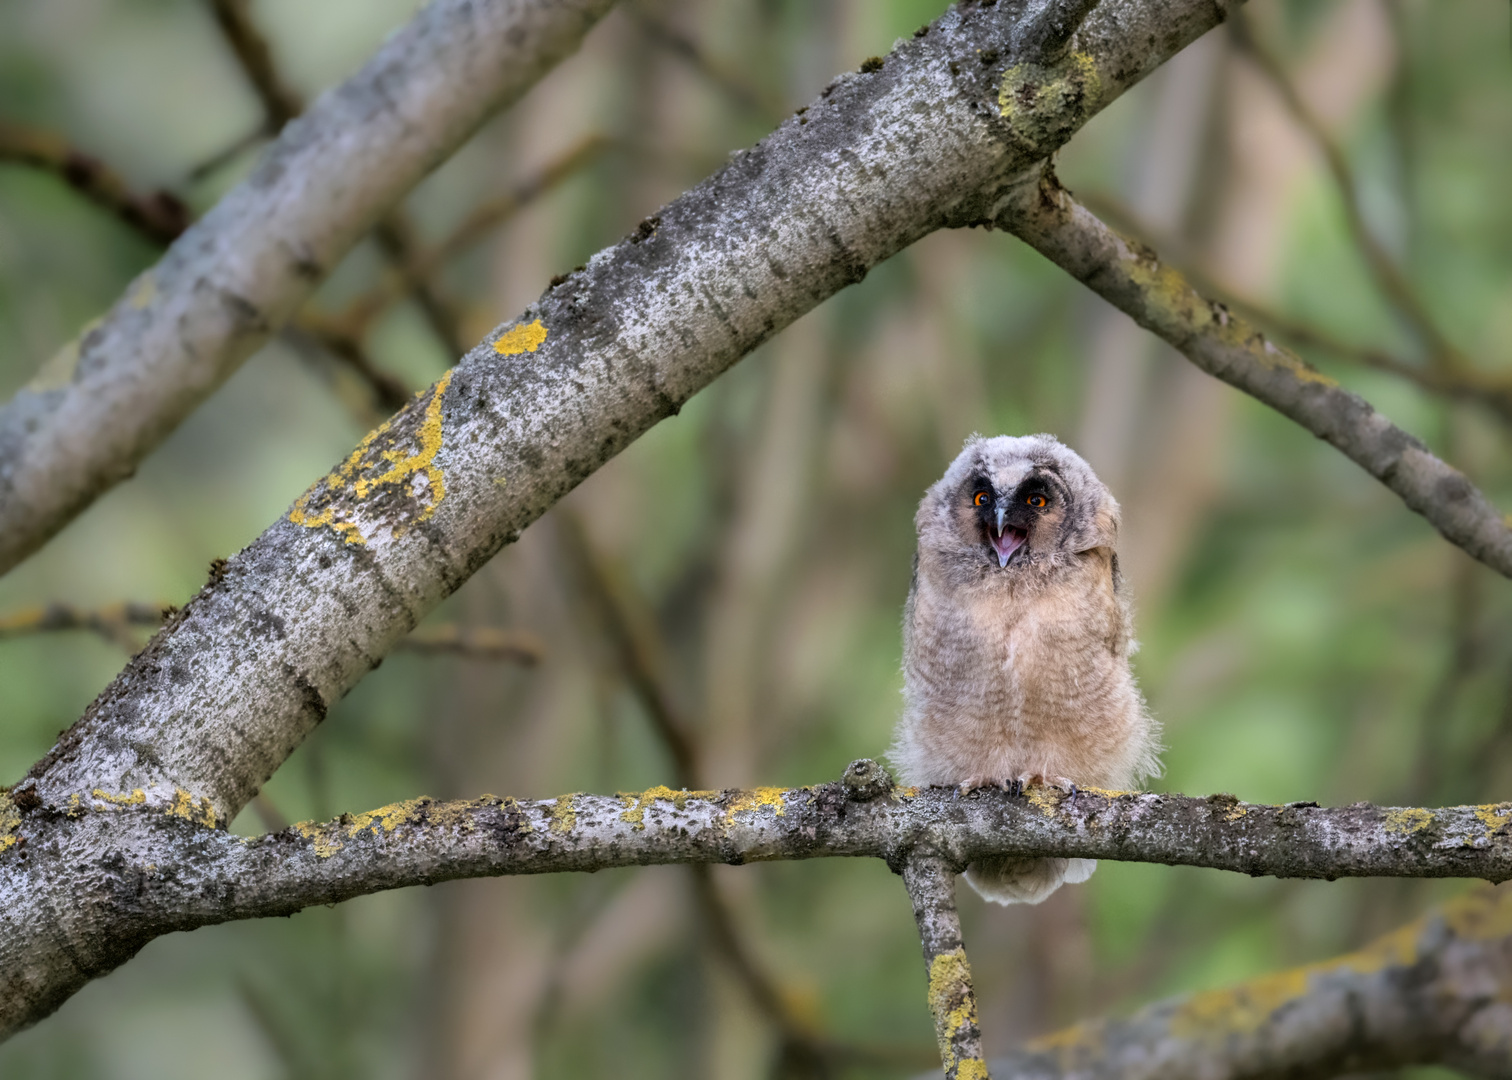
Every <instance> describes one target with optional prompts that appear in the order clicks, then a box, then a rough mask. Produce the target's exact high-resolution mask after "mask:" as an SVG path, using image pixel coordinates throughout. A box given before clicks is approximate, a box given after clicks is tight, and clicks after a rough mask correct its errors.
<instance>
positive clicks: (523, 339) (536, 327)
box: [494, 319, 546, 356]
mask: <svg viewBox="0 0 1512 1080" xmlns="http://www.w3.org/2000/svg"><path fill="white" fill-rule="evenodd" d="M545 340H546V327H544V326H542V325H541V320H540V319H537V320H536V321H535V322H531V323H526V324H525V325H523V326H515V327H511V328H510V329H508V330H506V331H504V332H503V333H502V334H500V335H499V337H498V340H496V341H495V342H494V352H496V353H498V354H499V355H500V356H516V355H518V354H519V353H527V352H535V351H536V350H537V349H539V348H540V347H541V343H542V342H543V341H545Z"/></svg>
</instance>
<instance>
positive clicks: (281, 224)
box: [0, 0, 612, 572]
mask: <svg viewBox="0 0 1512 1080" xmlns="http://www.w3.org/2000/svg"><path fill="white" fill-rule="evenodd" d="M611 3H612V0H436V2H434V3H431V4H428V5H426V6H425V7H423V8H422V9H421V10H420V12H419V13H418V14H417V15H416V16H415V17H414V19H413V20H411V22H410V23H409V24H408V25H407V26H405V27H403V28H402V29H401V30H399V31H398V32H397V33H395V34H394V35H392V36H391V37H390V38H389V39H388V41H387V42H385V44H384V45H383V47H382V48H381V49H379V51H378V53H377V55H376V56H374V58H373V59H372V60H371V61H369V63H368V64H367V65H366V66H364V67H363V69H362V70H361V71H359V72H358V73H357V74H356V75H354V76H353V77H352V78H350V79H348V80H347V81H346V82H345V83H343V84H342V85H341V86H339V87H337V88H336V89H334V90H332V91H330V92H328V93H326V94H324V95H323V96H322V97H321V98H320V99H319V100H318V101H317V102H316V103H315V104H314V105H313V106H311V108H310V109H309V110H308V111H307V112H306V113H305V114H304V115H302V116H301V117H299V118H298V119H297V120H294V121H291V122H290V123H289V124H288V125H287V126H285V127H284V129H283V131H282V132H281V133H280V135H279V137H278V139H277V140H276V141H275V142H274V143H273V144H272V146H270V147H269V148H268V149H267V150H266V151H265V152H264V153H263V156H262V158H261V160H260V161H259V163H258V165H257V167H256V168H255V169H254V170H253V172H252V175H251V176H250V177H248V178H247V179H246V180H245V181H244V182H243V183H241V184H239V185H238V186H237V187H236V188H235V189H234V190H233V191H232V192H231V193H230V194H228V195H227V196H226V197H225V198H223V199H222V200H221V201H220V202H219V203H218V204H217V205H216V206H215V207H214V208H213V209H212V210H211V211H210V212H209V213H208V214H206V215H205V217H204V218H202V219H201V220H200V221H198V222H196V223H195V224H194V225H193V226H191V227H190V228H189V230H188V231H187V232H185V233H184V234H183V235H182V236H180V237H179V238H178V239H177V240H176V241H175V242H174V244H173V246H172V247H171V248H170V249H169V251H168V253H167V254H166V255H165V256H164V257H163V259H162V260H161V261H160V262H159V263H158V264H157V265H156V266H155V267H153V268H151V269H150V270H148V271H146V272H145V273H143V274H142V275H141V276H139V277H138V278H137V279H136V281H135V282H133V284H132V285H131V287H130V288H129V289H128V290H127V293H126V295H125V296H124V297H122V298H121V299H120V300H119V301H118V302H117V303H116V305H115V306H114V307H113V308H112V309H111V310H110V311H109V312H108V313H107V314H106V315H105V316H104V317H103V318H102V319H101V320H100V321H99V322H97V323H95V324H93V325H92V326H91V327H90V328H89V329H88V330H87V332H85V333H84V334H83V335H82V336H81V337H80V338H79V339H78V340H77V341H75V342H73V343H71V344H69V345H68V346H66V347H65V348H64V349H63V350H62V351H61V352H60V353H59V354H58V355H57V356H55V357H54V358H53V359H52V360H50V361H49V362H48V363H47V364H46V365H44V367H43V369H42V371H41V372H40V373H39V374H38V376H37V378H36V379H34V380H33V382H32V383H31V384H30V385H29V386H28V387H27V388H25V389H23V390H21V391H20V392H19V393H18V394H17V395H16V396H15V397H14V398H13V399H12V400H11V401H9V402H8V403H6V404H5V405H4V406H3V407H0V572H4V571H6V570H8V569H10V568H11V567H12V566H14V565H15V564H16V563H18V562H20V561H21V560H22V559H23V558H25V557H26V556H27V555H28V554H30V553H31V552H32V551H34V550H36V549H37V548H38V547H39V546H41V544H42V543H43V542H44V541H46V540H47V539H48V538H49V537H50V536H52V535H53V534H54V533H55V532H57V531H58V529H60V528H62V527H63V525H65V524H66V523H67V522H68V521H69V520H70V519H71V518H72V517H73V516H74V515H76V514H77V513H78V512H79V511H80V510H82V509H83V508H84V507H85V506H87V505H88V504H89V503H90V502H91V501H92V500H93V499H94V498H96V497H97V496H98V495H100V494H101V493H102V492H104V491H106V490H107V489H109V488H110V487H111V486H113V485H114V484H116V483H118V482H119V481H121V480H123V479H125V478H126V477H127V476H130V475H131V474H132V473H133V472H134V471H135V470H136V467H137V465H138V464H139V463H140V462H141V461H142V459H143V458H144V457H145V456H146V455H147V453H148V452H149V451H150V450H151V449H152V448H153V447H155V446H156V445H157V444H158V443H159V442H161V441H162V439H163V438H164V437H166V435H167V434H168V433H169V432H170V431H172V430H173V428H174V427H175V426H176V425H177V424H178V423H179V421H181V420H182V419H183V418H184V417H185V416H187V415H188V414H189V412H190V411H192V410H193V409H194V408H195V406H197V405H198V404H199V403H200V402H201V401H203V400H204V399H205V397H207V396H208V395H209V394H210V392H211V391H213V390H214V389H215V388H216V387H217V386H219V385H220V384H221V383H222V382H224V381H225V380H226V379H227V378H228V377H229V376H230V375H231V373H232V372H233V371H235V370H236V368H237V367H238V366H239V365H240V363H241V362H242V360H244V359H245V358H246V357H247V356H248V355H250V354H251V353H252V352H253V351H254V350H255V349H256V348H257V347H258V346H259V345H261V344H262V343H263V342H264V341H266V340H267V338H268V336H269V335H270V334H271V333H273V332H274V331H276V330H278V329H279V328H281V327H282V326H283V325H285V324H286V323H287V322H288V320H289V318H290V317H291V316H292V315H293V313H294V311H295V310H296V309H297V308H298V307H299V305H300V304H301V303H302V302H303V301H304V300H305V299H306V298H307V297H308V296H309V295H310V293H311V292H312V291H313V290H314V288H315V286H316V285H317V284H319V282H320V281H321V280H322V279H323V278H324V277H325V275H326V274H327V273H329V272H330V270H331V269H332V268H333V267H334V266H335V265H336V263H337V262H338V261H340V259H341V258H342V256H344V255H345V254H346V252H347V250H348V249H350V248H351V247H352V245H353V244H355V243H356V242H357V240H358V239H360V238H361V237H362V235H363V234H364V233H365V232H367V230H368V229H369V228H371V227H372V226H373V225H374V223H375V222H377V220H378V219H379V217H380V216H381V215H382V214H383V213H384V212H385V211H387V210H388V209H389V208H390V207H391V206H393V205H394V204H395V203H396V202H397V201H398V200H399V198H400V197H401V196H402V195H403V194H404V193H405V192H406V191H408V190H409V189H410V188H411V187H413V186H414V185H415V184H416V183H417V182H418V181H419V180H420V179H421V178H422V177H423V176H425V175H426V173H428V172H429V171H430V170H431V169H432V168H434V167H435V166H436V165H437V164H439V163H440V162H441V161H442V160H444V159H445V158H446V157H447V155H449V154H450V153H451V152H452V151H453V150H455V149H456V148H457V147H458V146H460V145H461V144H462V142H463V140H465V139H466V138H467V136H468V135H470V134H471V133H472V132H473V131H474V130H476V128H477V127H478V125H479V124H481V123H482V122H483V120H484V119H485V118H487V116H488V115H489V114H490V113H492V112H493V111H494V110H495V109H497V108H499V107H501V106H502V105H505V104H507V103H509V102H512V101H514V100H516V99H518V98H519V97H520V96H522V95H523V94H524V93H525V91H526V90H528V89H529V88H530V87H531V86H533V85H534V84H535V83H536V81H537V80H538V79H539V78H540V77H541V76H542V75H544V74H545V73H546V72H547V71H549V70H550V69H551V68H552V67H553V66H554V65H555V64H556V62H557V61H559V60H560V59H561V58H562V57H564V56H565V55H567V54H568V53H570V52H571V51H572V50H574V49H575V48H577V46H578V43H579V42H580V41H581V40H582V37H583V35H584V34H585V33H586V32H587V31H588V29H589V27H591V26H592V25H593V24H594V22H595V21H596V20H597V19H598V18H599V16H601V15H602V14H603V13H604V12H605V11H606V10H608V8H609V7H610V5H611Z"/></svg>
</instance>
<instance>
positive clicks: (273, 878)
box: [0, 762, 1512, 1031]
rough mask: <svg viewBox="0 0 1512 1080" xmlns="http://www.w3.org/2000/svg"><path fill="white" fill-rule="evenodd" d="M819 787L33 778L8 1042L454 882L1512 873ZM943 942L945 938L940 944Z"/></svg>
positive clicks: (1044, 809)
mask: <svg viewBox="0 0 1512 1080" xmlns="http://www.w3.org/2000/svg"><path fill="white" fill-rule="evenodd" d="M879 775H881V773H880V769H879V768H878V767H877V766H876V765H875V763H872V762H859V763H857V765H855V766H852V768H851V769H850V770H847V780H846V781H844V782H840V783H832V784H821V785H818V786H816V787H809V788H792V789H787V790H784V789H781V788H757V789H754V790H750V791H724V792H712V791H695V792H687V791H673V790H671V789H669V788H665V787H658V788H651V789H649V790H647V791H643V792H637V793H625V794H621V795H615V796H606V795H582V794H574V795H563V796H561V797H559V798H556V799H544V800H539V801H533V802H529V801H521V800H516V799H510V798H499V797H497V796H485V797H483V798H480V799H476V800H471V801H464V802H436V801H434V800H431V799H414V800H410V801H409V802H404V803H396V804H394V805H392V806H386V807H382V808H380V809H378V810H374V811H371V812H369V813H364V814H355V815H352V814H344V815H342V816H341V817H340V818H337V819H336V820H334V821H328V822H324V823H320V824H317V823H313V822H304V823H301V824H299V825H296V826H294V827H292V828H291V829H288V830H286V831H284V832H280V833H275V834H271V835H267V836H263V837H259V838H256V839H251V840H249V839H246V838H243V837H237V836H231V835H228V834H227V833H225V832H224V831H223V830H222V829H219V828H216V827H214V826H215V823H216V821H217V812H216V808H215V806H214V805H213V804H212V803H211V802H210V801H209V800H207V799H205V798H203V797H202V796H196V795H194V794H192V793H191V792H189V791H186V790H180V791H178V792H177V793H176V794H175V795H174V797H173V800H172V801H171V802H169V803H168V804H167V805H165V806H154V805H152V804H151V801H150V799H149V797H148V794H147V792H146V791H144V790H142V789H140V788H138V789H119V788H97V789H95V790H94V791H90V792H86V793H83V794H82V795H80V796H79V797H78V798H76V799H73V800H70V801H69V802H68V803H66V804H65V805H64V806H62V807H54V806H48V805H46V804H45V803H44V801H43V799H42V798H41V796H40V794H39V792H38V790H37V785H36V784H35V782H31V781H24V782H23V783H22V784H20V785H18V786H17V787H16V788H15V789H13V790H12V791H11V792H10V794H9V796H8V797H6V796H3V795H0V871H3V873H0V1030H4V1031H13V1030H15V1029H17V1028H19V1027H22V1026H25V1025H26V1024H29V1023H32V1022H34V1021H36V1020H37V1019H40V1018H41V1017H42V1016H45V1015H46V1014H47V1013H49V1012H51V1011H52V1010H53V1009H55V1008H56V1007H57V1006H58V1005H59V1004H60V1003H61V1002H62V1001H63V1000H64V999H66V998H67V997H68V996H69V995H70V994H71V993H73V992H74V991H75V990H77V989H78V988H79V987H80V986H82V985H83V984H84V983H85V982H86V981H88V980H89V979H90V978H94V977H96V976H99V975H102V974H104V973H105V972H107V971H109V970H111V969H112V968H114V967H116V966H117V965H119V964H121V963H122V962H124V961H125V960H127V959H129V958H130V957H131V955H133V954H134V953H135V952H136V951H137V950H138V949H139V948H141V947H142V945H144V944H145V943H146V942H147V941H149V940H151V939H152V938H153V937H156V936H159V935H161V934H165V933H169V932H172V931H176V930H188V929H192V928H194V927H197V926H205V925H210V924H213V923H220V922H227V921H232V920H236V919H248V918H260V917H264V916H269V915H287V914H290V913H292V912H294V911H298V910H300V909H301V908H304V907H308V906H311V905H314V904H331V903H337V902H339V901H342V900H347V899H350V898H352V897H354V896H362V895H366V894H369V893H374V892H380V891H383V890H387V889H395V888H402V887H405V886H410V885H420V884H432V883H434V882H438V881H446V880H451V879H455V878H465V877H485V876H497V875H504V874H539V873H556V872H561V871H592V870H602V869H608V868H610V867H618V866H647V865H657V864H668V863H716V862H718V863H731V864H740V863H746V862H767V861H773V860H785V859H812V858H826V857H843V856H848V857H872V858H880V859H884V860H886V861H887V863H888V865H890V866H892V867H894V868H895V869H899V870H900V871H901V870H902V868H904V867H905V866H907V865H908V864H909V862H910V860H912V859H915V858H918V857H927V858H928V859H938V860H940V861H941V862H942V863H943V864H944V865H946V866H950V867H958V866H964V865H965V864H967V863H969V862H970V861H971V860H973V859H976V858H981V857H984V856H991V855H1008V856H1015V857H1040V856H1056V857H1068V858H1087V859H1114V860H1123V861H1139V862H1154V863H1164V864H1167V865H1172V866H1178V865H1185V866H1205V867H1210V868H1215V869H1222V870H1232V871H1235V872H1238V873H1246V874H1251V875H1274V876H1277V877H1299V878H1314V879H1318V878H1321V879H1327V880H1333V879H1334V878H1338V877H1381V876H1391V877H1466V878H1482V879H1485V880H1488V881H1503V880H1506V879H1508V878H1512V830H1509V828H1508V825H1509V824H1512V803H1498V804H1495V805H1489V806H1457V807H1447V808H1443V809H1437V810H1427V809H1419V808H1413V807H1409V808H1392V807H1379V806H1372V805H1370V804H1367V803H1357V804H1355V805H1353V806H1347V807H1338V808H1332V809H1323V808H1320V807H1317V806H1314V805H1312V804H1296V803H1293V804H1288V805H1286V806H1265V805H1259V804H1251V803H1243V802H1240V801H1239V800H1237V799H1235V798H1233V797H1232V796H1227V795H1219V796H1211V797H1209V798H1206V799H1201V798H1192V797H1189V796H1183V795H1156V794H1150V793H1138V792H1127V793H1118V792H1100V791H1091V790H1086V789H1082V790H1080V791H1078V792H1077V794H1075V795H1066V794H1064V793H1062V792H1060V791H1058V790H1056V789H1053V788H1043V787H1031V788H1030V789H1029V790H1028V791H1027V792H1026V793H1025V794H1023V795H1011V794H1009V793H1007V792H1002V791H998V790H995V789H980V790H978V791H975V792H973V793H972V794H970V795H969V796H964V797H961V796H958V795H957V794H956V793H955V791H954V789H943V788H928V789H913V788H905V789H898V790H893V791H889V790H888V789H887V787H886V785H885V783H884V784H874V783H871V782H870V780H869V779H866V780H865V781H864V782H863V778H871V777H876V776H879ZM942 940H943V939H942Z"/></svg>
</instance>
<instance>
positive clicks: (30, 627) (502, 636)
mask: <svg viewBox="0 0 1512 1080" xmlns="http://www.w3.org/2000/svg"><path fill="white" fill-rule="evenodd" d="M175 610H176V609H175V608H174V607H173V606H172V605H169V604H161V605H159V604H141V603H136V602H131V601H129V602H126V603H122V604H115V605H112V606H110V607H105V608H99V609H89V608H78V607H74V606H72V605H71V604H62V603H53V604H48V605H47V606H46V607H36V608H26V609H24V610H21V611H16V612H13V613H11V614H9V615H4V616H0V639H4V638H13V637H26V636H30V635H32V634H43V633H51V632H56V631H62V630H89V631H92V632H94V633H96V634H99V635H100V636H101V637H103V638H105V639H106V640H107V641H111V642H114V643H116V644H120V645H124V646H125V647H126V648H127V650H128V651H129V652H133V653H134V652H136V651H137V649H138V648H140V646H139V645H138V644H137V643H135V642H133V641H132V640H131V639H130V638H129V637H123V634H124V631H125V630H126V628H127V627H144V628H149V629H156V628H157V627H160V626H162V625H163V623H164V622H165V621H166V620H167V619H168V618H169V617H170V616H171V615H172V614H173V613H174V611H175ZM394 648H395V649H396V650H399V651H404V652H412V653H418V654H420V655H422V656H443V655H450V656H460V657H463V658H466V659H470V660H505V661H509V662H512V663H516V664H523V665H524V666H526V667H533V666H535V665H536V664H538V663H540V662H541V660H542V658H543V657H544V656H545V654H546V649H545V646H544V645H542V644H541V639H540V638H539V637H537V636H536V635H535V634H532V633H530V632H528V631H525V630H505V629H503V628H500V627H496V626H459V625H457V624H454V623H441V624H439V625H436V626H421V627H418V628H416V629H415V630H413V631H411V632H410V634H409V636H408V637H406V638H404V639H402V640H401V641H400V642H399V643H398V644H397V645H395V646H394Z"/></svg>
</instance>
